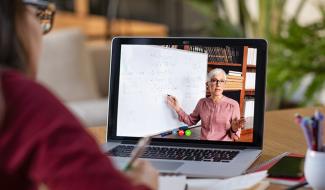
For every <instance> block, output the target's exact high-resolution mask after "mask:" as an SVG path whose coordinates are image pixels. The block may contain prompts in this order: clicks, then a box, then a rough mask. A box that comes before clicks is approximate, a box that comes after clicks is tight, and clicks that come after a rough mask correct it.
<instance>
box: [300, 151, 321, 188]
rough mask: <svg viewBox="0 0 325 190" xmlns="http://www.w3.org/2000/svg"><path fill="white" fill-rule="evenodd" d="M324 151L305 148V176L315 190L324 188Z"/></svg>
mask: <svg viewBox="0 0 325 190" xmlns="http://www.w3.org/2000/svg"><path fill="white" fill-rule="evenodd" d="M324 176H325V152H319V151H314V150H310V149H308V150H307V153H306V158H305V177H306V179H307V181H308V183H309V185H310V186H311V187H312V188H313V189H315V190H325V177H324Z"/></svg>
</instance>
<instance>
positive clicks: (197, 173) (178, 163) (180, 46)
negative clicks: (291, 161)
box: [102, 37, 267, 178]
mask: <svg viewBox="0 0 325 190" xmlns="http://www.w3.org/2000/svg"><path fill="white" fill-rule="evenodd" d="M139 45H140V46H139ZM125 46H131V48H135V47H136V46H139V47H142V46H146V47H147V46H150V48H151V47H153V49H152V51H153V52H150V51H148V52H146V53H147V54H143V55H142V57H143V61H146V60H150V59H151V58H150V57H146V56H150V55H151V54H153V55H155V53H157V52H156V49H154V48H156V46H157V47H159V48H167V49H168V48H170V49H172V48H174V49H175V51H196V52H199V53H203V54H204V53H206V54H208V55H207V56H210V55H209V53H211V52H212V53H213V52H217V53H219V54H220V51H222V50H225V51H224V52H225V54H226V55H225V56H229V57H227V61H228V64H224V65H221V67H224V70H227V66H228V67H229V68H228V70H227V73H228V72H229V71H230V70H232V69H233V68H232V65H229V64H232V63H230V60H231V59H232V60H233V62H235V61H237V62H239V63H240V62H242V64H243V65H242V67H244V63H243V62H244V61H246V63H245V67H247V70H246V71H245V72H248V71H252V72H255V81H254V82H255V90H254V91H253V90H251V92H250V93H249V92H248V91H247V92H246V94H245V97H244V100H245V103H246V110H247V109H248V106H249V103H248V102H247V101H254V104H253V105H252V104H250V106H251V109H253V113H246V112H245V113H242V115H243V116H245V117H246V123H245V127H246V125H251V126H248V128H250V131H251V133H252V134H251V137H250V139H249V140H248V141H247V139H246V141H245V142H225V141H206V140H204V141H203V140H200V139H190V138H188V137H185V136H184V137H180V136H177V134H176V136H175V134H174V133H172V132H171V130H170V131H168V130H167V133H166V131H162V132H163V133H158V134H156V137H157V138H154V139H153V140H152V143H151V144H150V146H151V147H157V148H166V147H167V148H179V149H190V150H193V151H194V150H197V149H199V150H210V151H214V150H219V151H220V150H221V151H239V153H238V154H237V155H236V156H235V157H234V158H233V159H232V160H229V161H222V160H221V161H220V160H219V161H217V162H214V161H204V160H200V161H194V160H182V158H181V159H161V158H148V157H147V158H143V159H146V160H149V161H150V162H151V163H152V164H153V166H154V167H155V168H157V169H158V170H159V171H160V172H162V173H177V174H185V175H186V176H188V177H217V178H227V177H232V176H237V175H241V174H243V173H244V172H245V171H246V170H247V169H248V168H249V166H251V164H252V163H253V162H254V161H255V160H256V159H257V158H258V157H259V156H260V154H261V152H262V144H263V127H264V101H265V99H264V97H265V78H266V77H265V75H266V74H265V73H266V62H267V61H266V60H267V43H266V42H265V40H262V39H225V38H129V37H118V38H114V40H113V41H112V46H111V66H110V82H109V83H110V85H109V113H108V127H107V143H106V144H104V145H103V147H102V148H103V150H104V152H105V153H108V155H110V154H109V152H110V151H112V150H114V148H116V147H117V146H121V145H122V146H135V144H136V143H137V141H138V139H139V138H140V137H141V136H139V135H138V134H137V135H135V136H133V135H132V134H133V133H132V131H131V132H130V133H125V134H131V135H123V133H121V132H120V131H123V130H120V129H119V127H121V125H122V123H123V126H124V125H125V123H124V122H123V121H121V118H123V119H124V120H125V119H127V118H129V119H130V120H132V114H131V112H130V114H129V115H127V116H126V115H123V114H125V113H127V112H123V111H119V106H121V105H123V103H121V102H119V101H121V99H122V98H121V97H122V96H123V94H122V93H124V92H123V91H121V90H122V89H123V87H122V86H121V84H122V85H123V80H126V79H125V78H123V76H122V72H124V71H123V69H125V68H128V67H124V65H123V64H126V63H127V62H126V61H125V60H126V58H123V56H124V54H123V48H122V47H125ZM140 49H141V48H140ZM137 50H139V48H137ZM237 50H238V52H237ZM162 51H165V50H162ZM166 51H167V52H168V51H171V50H169V49H168V50H166ZM218 51H219V52H218ZM163 53H164V52H162V53H161V52H158V53H157V55H155V56H161V57H160V58H161V59H163V58H165V57H167V58H166V59H170V58H168V56H162V54H163ZM180 53H182V52H180ZM254 53H255V55H254ZM132 56H140V55H138V54H136V53H133V54H131V58H134V59H135V57H132ZM176 56H177V55H176V54H175V57H176ZM231 56H232V57H231ZM236 56H237V59H238V60H236ZM142 57H140V60H141V58H142ZM171 57H172V56H171ZM128 58H130V57H128ZM223 58H225V57H223ZM123 59H124V60H123ZM181 59H183V57H182V58H181ZM184 59H185V58H184ZM211 59H212V58H210V57H208V64H210V63H211V64H212V63H213V61H214V62H216V63H217V62H221V61H222V60H211ZM250 59H252V60H250ZM254 60H255V63H254ZM223 61H225V60H223ZM134 62H136V61H134ZM152 62H154V61H152ZM166 62H167V61H166ZM141 63H142V61H140V62H139V64H141ZM130 64H135V63H130ZM249 64H253V65H249ZM225 65H226V66H225ZM208 67H209V65H208ZM234 67H235V66H234ZM239 67H240V66H239ZM242 67H241V69H237V70H240V71H243V70H242ZM139 68H141V66H137V69H139ZM128 69H129V70H131V71H134V70H135V69H132V67H130V68H128ZM143 69H144V70H145V68H143ZM229 73H230V72H229ZM205 74H206V73H205ZM136 80H137V78H133V79H132V80H131V82H133V83H136ZM247 80H249V79H248V78H247ZM128 83H130V81H129V82H128ZM137 88H141V86H140V87H137ZM135 90H136V89H135ZM245 91H246V90H245ZM231 92H232V91H231ZM231 92H229V93H231ZM252 92H253V93H252ZM139 93H146V91H145V90H144V91H143V92H139ZM131 94H132V93H131ZM248 94H249V95H248ZM235 95H236V94H235ZM119 96H120V97H119ZM246 96H247V97H246ZM234 97H236V96H234ZM234 99H235V98H234ZM122 100H123V99H122ZM134 101H146V99H144V100H141V99H138V98H136V99H134ZM120 109H122V108H120ZM193 109H194V108H193ZM140 110H141V109H140ZM242 110H245V108H243V109H242V108H241V111H242ZM250 112H252V110H250ZM136 114H139V113H134V115H136ZM143 114H145V115H146V117H150V115H151V114H152V113H143ZM188 114H190V113H188ZM249 114H253V115H249ZM118 120H120V121H118ZM133 120H135V121H134V122H132V121H128V123H129V125H132V126H133V125H134V128H136V127H137V126H140V125H141V124H139V123H137V122H136V119H133ZM143 123H145V122H143ZM163 125H164V121H159V126H162V127H164V126H163ZM157 126H158V124H157ZM141 127H142V126H140V127H139V128H141ZM248 131H249V130H248ZM134 133H138V131H134ZM148 133H149V134H150V132H149V131H148ZM121 134H122V135H121ZM163 134H168V135H167V136H163ZM146 135H147V134H146ZM169 137H172V138H169ZM159 150H161V149H159ZM162 150H164V149H162ZM110 157H111V159H112V160H113V162H114V163H115V164H116V166H117V167H118V168H120V169H122V168H123V167H125V165H126V163H127V162H128V161H129V160H130V158H129V157H124V156H123V157H120V156H110Z"/></svg>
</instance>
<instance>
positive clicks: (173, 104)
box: [167, 95, 181, 112]
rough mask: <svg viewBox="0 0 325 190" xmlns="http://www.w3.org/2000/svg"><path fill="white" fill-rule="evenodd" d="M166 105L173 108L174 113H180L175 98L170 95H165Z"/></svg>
mask: <svg viewBox="0 0 325 190" xmlns="http://www.w3.org/2000/svg"><path fill="white" fill-rule="evenodd" d="M167 104H168V105H169V106H170V107H171V108H173V110H175V111H176V112H178V111H180V109H181V107H180V105H179V103H178V101H177V99H176V97H174V96H172V95H167Z"/></svg>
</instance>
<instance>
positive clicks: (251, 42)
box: [107, 37, 267, 148]
mask: <svg viewBox="0 0 325 190" xmlns="http://www.w3.org/2000/svg"><path fill="white" fill-rule="evenodd" d="M127 44H129V45H131V44H134V45H198V46H250V47H254V48H257V49H258V51H257V64H256V79H258V80H256V81H255V105H254V124H253V142H226V141H208V140H188V139H186V140H185V139H165V138H161V139H159V138H154V139H152V143H153V144H154V143H158V144H159V143H162V142H163V143H168V145H169V144H170V145H172V144H184V145H189V146H192V145H193V144H195V145H199V146H200V145H202V146H207V145H208V146H209V147H211V146H225V147H229V148H230V147H232V146H236V147H239V146H242V147H246V148H249V147H252V148H262V145H263V131H264V130H263V129H264V111H265V110H264V107H265V86H266V64H267V42H266V40H264V39H243V38H171V37H169V38H134V37H116V38H114V39H113V40H112V45H111V65H110V81H109V83H110V84H109V109H108V119H107V141H124V140H125V141H128V142H131V143H132V142H133V141H134V143H135V142H137V141H138V140H139V138H138V137H122V136H116V129H117V113H118V93H119V73H120V58H121V45H127Z"/></svg>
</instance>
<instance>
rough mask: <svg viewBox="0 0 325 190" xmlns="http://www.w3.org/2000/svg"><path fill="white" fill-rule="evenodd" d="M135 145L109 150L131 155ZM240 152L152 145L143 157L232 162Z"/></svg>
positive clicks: (121, 154) (111, 153)
mask: <svg viewBox="0 0 325 190" xmlns="http://www.w3.org/2000/svg"><path fill="white" fill-rule="evenodd" d="M134 147H135V146H130V145H119V146H117V147H115V148H114V149H112V150H110V151H109V152H107V154H109V155H111V156H119V157H130V155H131V152H132V150H133V148H134ZM238 153H239V151H237V150H211V149H193V148H179V147H157V146H150V147H147V148H146V151H145V152H144V154H143V155H142V156H141V158H150V159H167V160H191V161H205V162H230V161H231V160H232V159H234V158H235V157H236V155H237V154H238Z"/></svg>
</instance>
